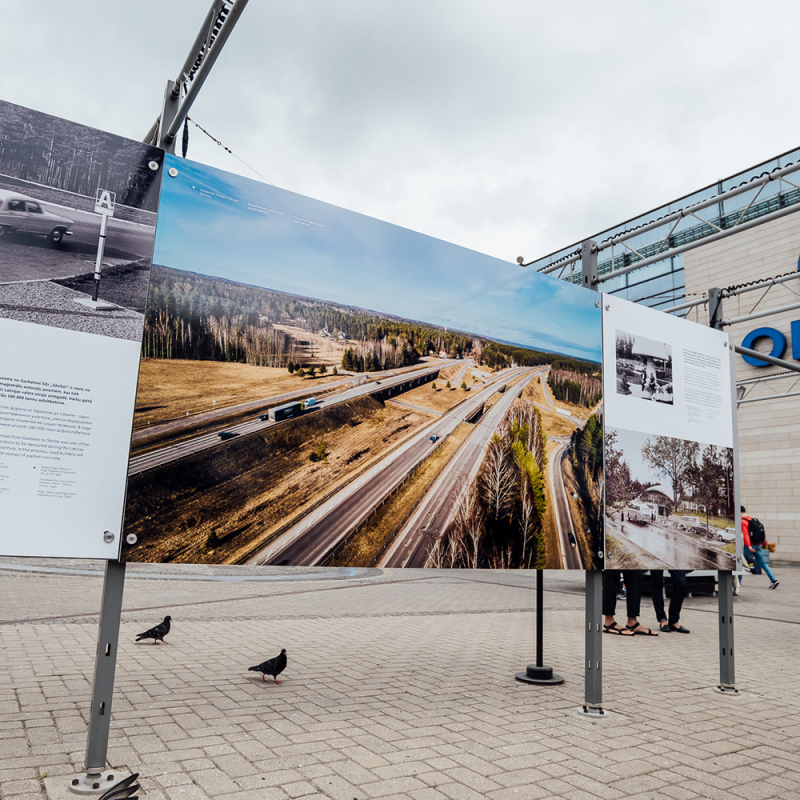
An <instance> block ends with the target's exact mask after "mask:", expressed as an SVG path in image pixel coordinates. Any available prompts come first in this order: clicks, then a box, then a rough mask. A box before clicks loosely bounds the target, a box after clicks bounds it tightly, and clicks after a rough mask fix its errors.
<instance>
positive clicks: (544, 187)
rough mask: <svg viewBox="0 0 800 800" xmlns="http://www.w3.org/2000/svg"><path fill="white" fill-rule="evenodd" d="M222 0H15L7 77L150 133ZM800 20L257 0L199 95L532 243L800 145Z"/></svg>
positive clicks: (461, 222)
mask: <svg viewBox="0 0 800 800" xmlns="http://www.w3.org/2000/svg"><path fill="white" fill-rule="evenodd" d="M209 5H210V0H170V2H162V1H159V2H156V0H136V2H108V0H79V2H75V3H65V2H64V0H29V1H28V2H24V3H21V2H18V0H13V1H12V0H0V12H2V19H3V24H2V26H0V53H2V54H3V67H2V69H0V98H2V99H4V100H8V101H11V102H14V103H18V104H20V105H26V106H30V107H32V108H35V109H37V110H40V111H44V112H47V113H50V114H55V115H58V116H62V117H66V118H68V119H72V120H74V121H76V122H80V123H83V124H86V125H93V126H95V127H98V128H102V129H105V130H108V131H112V132H114V133H117V134H120V135H123V136H128V137H131V138H135V139H141V138H142V137H143V136H144V134H145V133H146V132H147V130H148V128H149V127H150V125H151V123H152V122H153V121H154V119H155V117H156V116H157V114H158V112H159V109H160V105H161V99H162V96H163V91H164V86H165V83H166V81H167V79H169V78H172V79H174V78H175V77H177V72H178V70H179V69H180V67H181V65H182V63H183V61H184V59H185V57H186V55H187V54H188V50H189V48H190V46H191V44H192V42H193V41H194V38H195V36H196V34H197V32H198V30H199V27H200V24H201V23H202V21H203V18H204V16H205V13H206V11H207V9H208V7H209ZM798 29H800V3H797V2H795V1H794V0H770V2H768V3H753V2H741V1H740V0H728V1H727V2H725V3H723V2H721V1H720V0H717V1H716V2H704V1H703V0H693V2H691V3H689V2H684V3H652V2H649V3H646V2H641V0H615V2H607V3H598V2H596V0H594V1H593V2H569V0H565V2H561V3H544V2H539V3H534V2H530V0H527V1H524V0H520V1H519V2H516V1H515V2H502V1H501V2H491V3H490V2H470V1H469V0H458V1H456V0H448V1H447V2H445V1H443V0H402V2H396V1H395V0H382V1H381V2H376V1H375V0H292V2H288V1H287V0H251V2H250V3H249V5H248V6H247V8H246V9H245V11H244V13H243V16H242V19H241V22H240V23H239V25H238V26H237V28H236V29H235V30H234V32H233V34H232V36H231V38H230V40H229V41H228V44H227V45H226V47H225V50H224V51H223V53H222V55H221V57H220V59H219V61H218V62H217V64H216V66H215V67H214V69H213V70H212V72H211V75H210V77H209V79H208V81H207V82H206V84H205V86H204V87H203V89H202V91H201V93H200V95H199V99H198V100H197V102H196V103H195V105H194V108H193V109H192V111H191V116H192V118H193V119H195V120H196V121H197V122H198V123H200V124H201V125H203V127H205V128H207V129H208V130H209V131H210V132H211V133H212V134H214V136H216V137H217V138H219V139H221V140H222V141H223V142H224V144H225V145H227V146H228V147H229V148H231V150H233V152H234V153H235V154H236V155H238V156H239V157H240V158H241V159H243V160H244V161H245V162H247V163H248V164H250V165H251V166H253V167H254V168H255V169H256V170H257V171H258V172H259V173H261V174H262V175H264V176H266V177H267V178H268V179H269V180H270V181H271V182H272V183H274V184H275V185H276V186H280V187H282V188H285V189H289V190H291V191H293V192H298V193H300V194H304V195H308V196H311V197H314V198H317V199H319V200H323V201H325V202H328V203H333V204H335V205H339V206H343V207H345V208H348V209H352V210H355V211H359V212H361V213H363V214H367V215H370V216H374V217H378V218H380V219H383V220H387V221H390V222H393V223H395V224H397V225H402V226H405V227H408V228H411V229H413V230H417V231H421V232H423V233H427V234H429V235H432V236H436V237H439V238H442V239H445V240H447V241H451V242H454V243H457V244H460V245H463V246H465V247H469V248H472V249H474V250H478V251H481V252H483V253H487V254H490V255H493V256H496V257H499V258H502V259H506V260H510V261H513V260H514V259H515V258H516V256H518V255H524V256H525V257H526V259H532V258H535V257H540V256H543V255H546V254H548V253H549V252H551V251H553V250H556V249H560V248H561V247H564V246H566V245H569V244H571V243H573V242H575V241H576V240H579V239H581V238H583V237H586V236H588V235H591V234H594V233H596V232H598V231H600V230H602V229H604V228H607V227H609V226H611V225H614V224H617V223H619V222H621V221H623V220H624V219H627V218H629V217H631V216H634V215H637V214H639V213H641V212H643V211H646V210H647V209H649V208H651V207H654V206H657V205H660V204H662V203H664V202H667V201H670V200H673V199H675V198H676V197H678V196H680V195H682V194H686V193H688V192H691V191H693V190H695V189H697V188H700V187H701V186H704V185H706V184H709V183H712V182H714V181H716V180H718V179H719V178H722V177H727V176H728V175H730V174H732V173H735V172H738V171H739V170H741V169H743V168H745V167H748V166H751V165H753V164H755V163H757V162H760V161H763V160H766V159H769V158H771V157H773V156H775V155H777V154H779V153H782V152H784V151H786V150H790V149H793V148H795V147H797V146H798V145H799V144H800V105H799V104H798V103H797V102H796V79H797V75H798V74H800V48H798V47H797V41H796V40H797V33H796V32H797V30H798ZM190 133H191V141H190V145H189V157H190V158H192V159H194V160H197V161H200V162H203V163H206V164H210V165H212V166H216V167H219V168H222V169H226V170H229V171H232V172H238V173H241V174H242V175H247V176H248V177H257V176H256V175H254V173H252V172H251V171H249V170H248V169H247V168H246V167H245V166H244V165H243V164H242V163H240V162H239V161H237V160H236V159H235V158H234V157H232V156H231V155H229V154H228V153H226V152H225V151H224V150H223V149H222V148H221V147H219V146H217V145H216V144H214V143H213V142H211V141H209V140H208V139H205V137H204V136H203V135H202V134H201V133H200V132H199V131H198V130H197V129H196V128H191V131H190Z"/></svg>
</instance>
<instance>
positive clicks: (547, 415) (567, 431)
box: [522, 379, 575, 436]
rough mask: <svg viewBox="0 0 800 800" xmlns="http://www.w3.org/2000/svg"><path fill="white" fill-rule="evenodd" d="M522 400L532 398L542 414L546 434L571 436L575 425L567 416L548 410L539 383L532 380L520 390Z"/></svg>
mask: <svg viewBox="0 0 800 800" xmlns="http://www.w3.org/2000/svg"><path fill="white" fill-rule="evenodd" d="M522 399H523V400H532V401H533V402H534V403H536V404H537V405H538V407H539V412H540V413H541V415H542V424H543V425H544V432H545V433H546V434H547V435H548V436H572V432H573V431H574V430H575V426H574V425H573V424H572V423H571V422H569V417H565V416H564V415H563V414H559V413H558V412H557V411H550V410H549V406H547V405H546V404H545V402H544V394H543V389H542V386H541V384H538V383H536V380H535V379H534V380H532V381H531V382H530V383H529V384H528V385H527V386H526V387H525V389H524V391H523V392H522Z"/></svg>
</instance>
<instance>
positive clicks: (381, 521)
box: [329, 423, 474, 567]
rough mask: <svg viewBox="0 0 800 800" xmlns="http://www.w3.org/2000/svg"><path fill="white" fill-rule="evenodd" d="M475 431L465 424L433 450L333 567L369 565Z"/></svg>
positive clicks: (370, 520) (337, 558)
mask: <svg viewBox="0 0 800 800" xmlns="http://www.w3.org/2000/svg"><path fill="white" fill-rule="evenodd" d="M473 430H474V428H473V426H472V425H468V424H467V423H463V424H461V425H459V426H458V428H456V430H455V431H454V432H453V433H452V434H450V436H448V437H447V439H445V441H444V442H442V444H441V445H439V447H437V448H436V449H435V450H434V451H433V453H431V455H430V456H428V458H426V459H425V461H423V462H422V464H421V465H420V466H419V468H418V469H417V470H416V471H415V472H414V474H413V475H412V476H411V477H410V478H409V479H408V480H407V481H406V482H405V483H404V484H403V485H402V486H400V487H399V488H398V489H397V491H396V492H395V493H394V494H393V495H392V496H391V497H390V498H389V500H388V501H387V502H385V503H384V504H383V505H382V506H381V507H380V508H379V509H378V510H377V511H376V512H375V513H374V514H373V515H372V516H371V517H370V518H369V519H368V520H367V522H366V523H364V525H362V526H361V528H360V529H359V530H358V532H357V533H356V534H355V535H354V536H353V537H352V538H351V539H350V541H348V543H347V544H346V545H345V546H344V547H343V548H342V549H341V550H340V551H339V552H338V553H337V554H336V555H335V556H334V557H333V558H332V559H331V561H330V562H329V563H330V565H331V566H336V567H369V566H371V565H372V562H373V560H374V559H375V558H376V557H377V556H378V555H379V553H380V552H381V548H382V547H383V545H384V544H388V542H389V540H390V539H391V538H393V537H394V534H395V533H396V532H397V530H398V527H399V526H400V525H401V524H402V523H403V522H404V521H405V519H406V517H407V515H408V514H410V513H411V511H412V510H413V509H414V507H415V505H416V504H417V502H418V501H419V500H420V499H421V498H422V497H423V496H424V495H425V492H427V491H428V489H429V488H430V487H431V485H432V484H433V482H434V480H436V477H437V476H438V474H439V471H440V470H441V468H442V467H443V466H444V465H445V464H446V463H447V462H448V460H449V459H450V457H451V456H452V455H454V454H455V453H456V451H457V450H458V448H459V447H460V446H461V443H462V442H463V441H464V439H466V438H467V436H469V434H470V433H472V431H473Z"/></svg>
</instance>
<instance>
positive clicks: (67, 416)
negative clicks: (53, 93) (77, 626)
mask: <svg viewBox="0 0 800 800" xmlns="http://www.w3.org/2000/svg"><path fill="white" fill-rule="evenodd" d="M163 155H164V154H163V152H162V151H160V150H157V149H155V148H152V147H147V146H145V145H142V144H140V143H138V142H133V141H130V140H127V139H123V138H120V137H118V136H113V135H111V134H108V133H104V132H102V131H98V130H94V129H92V128H87V127H84V126H82V125H77V124H75V123H72V122H67V121H65V120H62V119H58V118H56V117H51V116H47V115H45V114H40V113H38V112H35V111H31V110H29V109H26V108H21V107H20V106H16V105H12V104H10V103H4V102H0V234H1V235H0V339H2V342H3V347H2V350H0V554H3V555H14V556H57V557H60V556H64V557H80V558H103V559H112V558H116V557H117V555H118V553H119V545H120V534H121V527H122V514H123V506H124V497H125V481H126V468H127V462H128V452H129V444H130V426H131V418H132V416H133V406H134V399H135V394H136V377H137V371H138V364H139V353H140V342H141V335H142V329H143V323H144V309H145V302H146V297H147V287H148V280H149V273H150V258H151V255H152V250H153V240H154V236H155V223H156V213H157V210H158V193H159V184H160V180H161V166H162V161H163ZM101 278H102V280H101Z"/></svg>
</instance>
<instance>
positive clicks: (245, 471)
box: [123, 398, 430, 564]
mask: <svg viewBox="0 0 800 800" xmlns="http://www.w3.org/2000/svg"><path fill="white" fill-rule="evenodd" d="M429 423H430V417H428V416H427V415H425V414H423V413H421V412H415V411H410V410H408V409H402V408H398V407H396V406H395V407H388V406H384V405H383V404H381V403H380V402H378V401H376V400H374V399H372V398H362V399H360V400H357V401H352V402H350V403H343V404H342V405H340V406H334V407H332V408H330V409H325V410H322V411H319V412H317V413H315V414H312V415H309V416H306V417H301V418H299V419H297V420H293V421H292V422H291V423H288V424H283V425H277V426H275V427H272V428H268V429H267V430H264V431H261V432H259V433H257V434H253V435H251V436H244V437H241V438H240V439H236V440H235V441H231V442H229V443H227V444H226V445H225V446H224V447H218V448H213V449H211V450H208V451H204V452H203V453H200V454H197V455H195V456H190V457H187V458H185V459H181V460H180V461H176V462H174V463H173V464H171V465H169V466H166V467H163V468H159V469H154V470H151V471H149V472H146V473H143V474H141V475H137V476H135V477H133V478H131V480H130V482H129V484H128V500H127V506H126V515H125V533H126V534H129V533H134V534H136V536H137V537H138V542H137V544H136V545H134V546H133V547H128V546H126V547H125V550H124V555H123V558H124V559H125V560H128V561H156V562H173V561H174V562H183V563H208V564H223V563H224V564H231V563H238V562H240V561H243V560H244V559H245V558H246V557H247V556H248V555H249V554H250V553H251V552H252V551H253V550H254V549H256V547H257V546H259V545H261V544H263V543H264V542H265V541H266V540H267V539H268V538H269V536H270V535H271V534H272V533H273V532H274V531H276V530H278V529H279V528H281V527H282V526H283V525H284V524H286V523H288V522H289V521H290V520H291V519H292V518H293V517H295V516H299V514H300V513H302V511H303V510H304V509H307V508H308V507H309V506H311V505H313V504H314V503H315V502H316V501H318V500H319V499H320V498H321V497H324V496H326V495H327V494H329V493H330V492H332V491H333V490H334V489H336V488H337V487H339V486H341V485H342V484H344V483H345V482H346V481H347V480H349V479H351V478H352V477H354V476H355V475H356V474H358V473H359V472H361V471H363V470H364V469H365V468H366V467H367V466H369V465H370V464H371V463H374V461H375V460H376V459H377V458H378V457H380V456H382V455H384V454H385V453H386V452H388V451H389V450H391V449H392V448H394V447H395V446H397V445H398V444H400V443H401V442H402V441H404V440H405V439H406V438H407V437H408V436H410V435H411V434H412V433H413V432H414V431H416V430H418V429H419V428H420V427H422V426H423V425H426V424H429ZM320 444H324V445H325V448H326V451H327V457H326V458H325V459H324V460H322V461H317V462H312V461H311V460H310V459H309V456H310V455H311V453H312V452H313V451H314V450H316V449H317V448H318V447H319V446H320Z"/></svg>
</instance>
